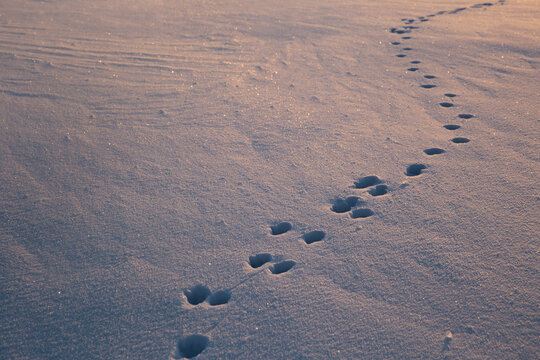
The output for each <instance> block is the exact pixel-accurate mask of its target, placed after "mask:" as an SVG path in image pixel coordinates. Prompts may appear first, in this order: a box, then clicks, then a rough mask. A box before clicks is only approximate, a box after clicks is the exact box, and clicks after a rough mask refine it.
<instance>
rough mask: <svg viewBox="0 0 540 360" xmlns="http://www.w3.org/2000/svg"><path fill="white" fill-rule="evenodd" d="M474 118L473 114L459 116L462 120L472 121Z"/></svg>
mask: <svg viewBox="0 0 540 360" xmlns="http://www.w3.org/2000/svg"><path fill="white" fill-rule="evenodd" d="M473 117H474V115H472V114H459V115H458V118H460V119H471V118H473Z"/></svg>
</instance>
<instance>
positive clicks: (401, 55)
mask: <svg viewBox="0 0 540 360" xmlns="http://www.w3.org/2000/svg"><path fill="white" fill-rule="evenodd" d="M405 56H407V55H405V54H397V55H396V57H398V58H402V57H405Z"/></svg>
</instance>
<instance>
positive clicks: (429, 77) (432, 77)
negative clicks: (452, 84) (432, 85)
mask: <svg viewBox="0 0 540 360" xmlns="http://www.w3.org/2000/svg"><path fill="white" fill-rule="evenodd" d="M424 77H425V78H426V79H436V78H437V77H436V76H435V75H424Z"/></svg>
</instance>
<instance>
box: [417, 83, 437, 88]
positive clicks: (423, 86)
mask: <svg viewBox="0 0 540 360" xmlns="http://www.w3.org/2000/svg"><path fill="white" fill-rule="evenodd" d="M420 87H422V88H424V89H433V88H434V87H437V85H433V84H426V85H420Z"/></svg>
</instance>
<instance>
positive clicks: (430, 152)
mask: <svg viewBox="0 0 540 360" xmlns="http://www.w3.org/2000/svg"><path fill="white" fill-rule="evenodd" d="M424 152H425V153H426V154H427V155H437V154H442V153H445V152H446V151H444V150H443V149H439V148H429V149H425V150H424Z"/></svg>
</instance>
